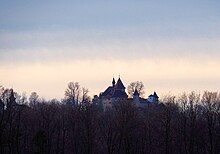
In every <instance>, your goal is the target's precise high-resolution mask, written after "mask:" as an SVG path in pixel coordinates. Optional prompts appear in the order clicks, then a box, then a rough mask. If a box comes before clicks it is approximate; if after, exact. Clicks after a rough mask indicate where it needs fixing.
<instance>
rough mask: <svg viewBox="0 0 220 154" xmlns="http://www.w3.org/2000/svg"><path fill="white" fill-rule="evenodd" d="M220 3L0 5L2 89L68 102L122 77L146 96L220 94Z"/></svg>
mask: <svg viewBox="0 0 220 154" xmlns="http://www.w3.org/2000/svg"><path fill="white" fill-rule="evenodd" d="M219 7H220V1H219V0H184V1H182V0H120V1H119V0H111V1H107V0H92V1H91V0H63V1H60V0H31V1H30V0H19V1H17V0H10V1H8V0H0V85H2V86H4V87H6V88H13V89H14V90H15V91H17V92H19V93H23V92H25V93H26V94H27V95H28V96H29V95H30V93H31V92H33V91H35V92H37V93H38V94H39V95H40V97H43V98H46V99H52V98H57V99H60V98H63V97H64V91H65V89H66V88H67V84H68V82H71V81H73V82H79V83H80V85H81V86H83V87H86V88H88V89H89V91H90V92H89V95H90V96H93V95H95V94H99V93H100V92H102V91H104V90H105V88H106V87H107V86H109V85H110V84H111V81H112V77H113V76H114V77H115V78H116V80H117V78H118V77H119V75H120V77H121V79H122V81H123V82H124V84H125V87H127V86H128V84H129V83H131V82H133V81H142V82H143V83H144V85H145V97H147V96H148V95H149V94H151V93H153V92H154V91H156V92H157V93H158V95H159V96H162V95H166V94H167V93H171V94H178V93H181V92H184V91H185V92H189V91H192V90H193V91H197V92H203V91H204V90H209V91H219V88H220V71H219V68H218V67H219V66H220V9H219Z"/></svg>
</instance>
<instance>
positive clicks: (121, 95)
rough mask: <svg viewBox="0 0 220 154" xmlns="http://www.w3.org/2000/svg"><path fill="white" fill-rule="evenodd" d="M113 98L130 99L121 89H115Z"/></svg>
mask: <svg viewBox="0 0 220 154" xmlns="http://www.w3.org/2000/svg"><path fill="white" fill-rule="evenodd" d="M111 97H114V98H116V97H128V95H127V94H126V92H125V91H122V90H120V89H115V91H114V92H113V94H112V95H111Z"/></svg>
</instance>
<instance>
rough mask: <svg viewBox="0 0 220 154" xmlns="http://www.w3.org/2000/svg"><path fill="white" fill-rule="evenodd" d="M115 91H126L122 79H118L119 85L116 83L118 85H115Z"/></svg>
mask: <svg viewBox="0 0 220 154" xmlns="http://www.w3.org/2000/svg"><path fill="white" fill-rule="evenodd" d="M115 89H125V86H124V84H123V83H122V81H121V79H120V78H118V81H117V83H116V85H115Z"/></svg>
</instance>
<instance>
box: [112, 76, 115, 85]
mask: <svg viewBox="0 0 220 154" xmlns="http://www.w3.org/2000/svg"><path fill="white" fill-rule="evenodd" d="M112 86H113V87H114V86H115V78H114V77H113V80H112Z"/></svg>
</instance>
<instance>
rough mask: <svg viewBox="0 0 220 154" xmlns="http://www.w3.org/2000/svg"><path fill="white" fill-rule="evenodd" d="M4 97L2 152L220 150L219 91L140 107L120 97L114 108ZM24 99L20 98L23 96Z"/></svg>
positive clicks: (97, 153)
mask: <svg viewBox="0 0 220 154" xmlns="http://www.w3.org/2000/svg"><path fill="white" fill-rule="evenodd" d="M12 95H13V93H11V94H10V95H9V96H8V97H7V99H3V97H1V102H2V103H4V104H10V105H9V106H8V107H7V108H6V107H4V108H2V109H1V112H0V153H9V154H16V153H17V154H31V153H36V154H54V153H56V154H64V153H65V154H70V153H74V154H84V153H85V154H93V153H94V154H103V153H107V154H115V153H121V154H124V153H126V154H133V153H134V154H139V153H140V154H146V153H149V154H155V153H165V154H169V153H174V154H177V153H178V154H188V153H189V154H192V153H196V154H199V153H202V154H204V153H209V154H218V153H220V94H219V93H216V92H204V94H203V95H199V94H197V93H195V92H191V93H189V94H182V95H181V96H179V97H174V96H167V97H165V98H164V99H163V100H161V102H160V103H158V104H147V105H146V106H145V107H144V108H137V107H135V105H134V104H132V102H131V101H126V100H124V101H118V102H117V103H115V104H114V105H113V108H112V109H109V110H107V111H105V112H104V111H103V110H102V106H101V104H99V103H98V104H94V103H92V102H91V101H90V100H89V99H80V100H81V101H80V102H79V103H77V104H72V103H69V102H71V101H73V100H71V99H65V100H63V101H61V102H60V101H57V100H51V101H45V100H40V99H35V100H34V101H32V102H31V103H32V104H30V105H18V104H15V102H14V101H18V100H15V98H14V96H12ZM21 100H22V99H20V101H21Z"/></svg>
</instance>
